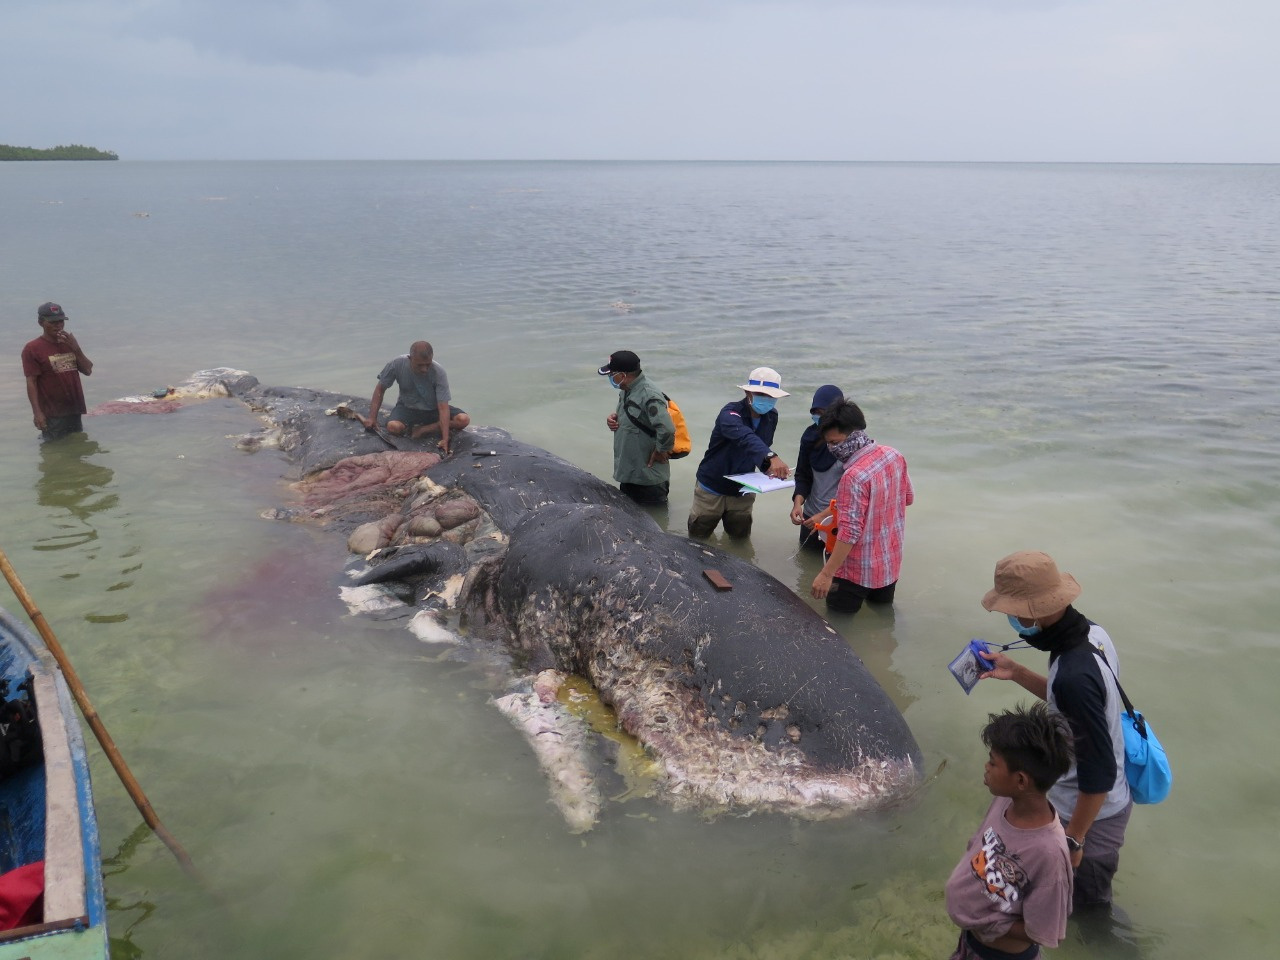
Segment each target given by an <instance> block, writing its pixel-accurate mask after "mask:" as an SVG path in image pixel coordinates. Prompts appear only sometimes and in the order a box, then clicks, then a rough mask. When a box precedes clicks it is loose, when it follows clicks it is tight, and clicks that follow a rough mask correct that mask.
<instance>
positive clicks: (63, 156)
mask: <svg viewBox="0 0 1280 960" xmlns="http://www.w3.org/2000/svg"><path fill="white" fill-rule="evenodd" d="M119 159H120V157H119V156H117V155H116V153H115V152H114V151H112V150H99V149H98V148H97V147H86V146H82V145H81V144H78V143H72V144H69V145H68V146H65V147H61V146H59V147H49V148H48V149H47V150H42V149H40V148H39V147H11V146H9V145H8V144H7V143H0V160H119Z"/></svg>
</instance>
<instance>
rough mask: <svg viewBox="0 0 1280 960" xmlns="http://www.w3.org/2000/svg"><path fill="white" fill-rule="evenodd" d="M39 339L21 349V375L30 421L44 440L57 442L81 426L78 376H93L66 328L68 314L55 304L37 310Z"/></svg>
mask: <svg viewBox="0 0 1280 960" xmlns="http://www.w3.org/2000/svg"><path fill="white" fill-rule="evenodd" d="M36 322H37V323H39V324H40V336H38V337H36V338H35V339H34V340H32V341H31V342H30V343H28V344H27V345H26V346H25V347H23V348H22V373H23V375H24V376H25V377H26V378H27V400H29V401H30V403H31V415H32V416H31V419H32V422H33V423H35V425H36V429H37V430H39V431H40V432H41V434H42V435H43V436H44V439H46V440H57V439H58V438H59V437H65V436H66V435H67V434H70V433H79V432H80V431H81V430H82V429H83V427H82V426H81V423H80V417H81V416H82V415H83V414H84V412H85V406H84V388H83V387H81V385H80V376H81V375H82V374H83V375H84V376H86V377H87V376H89V375H90V374H91V373H93V361H92V360H90V359H89V358H88V357H86V356H85V355H84V351H83V350H81V349H80V343H79V341H78V340H76V337H75V334H73V333H72V332H71V331H70V330H68V329H67V315H66V314H65V313H63V312H62V307H60V306H58V305H57V304H56V303H42V304H40V306H39V307H38V308H36Z"/></svg>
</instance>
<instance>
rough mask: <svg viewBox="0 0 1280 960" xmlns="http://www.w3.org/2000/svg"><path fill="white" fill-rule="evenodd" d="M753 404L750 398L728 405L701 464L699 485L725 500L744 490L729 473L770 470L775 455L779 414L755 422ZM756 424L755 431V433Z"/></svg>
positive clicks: (712, 430)
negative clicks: (774, 433) (769, 466)
mask: <svg viewBox="0 0 1280 960" xmlns="http://www.w3.org/2000/svg"><path fill="white" fill-rule="evenodd" d="M752 417H753V414H752V413H751V401H750V400H748V399H747V398H745V397H744V398H743V399H741V400H737V401H735V402H733V403H726V404H725V405H724V407H722V408H721V410H720V415H719V416H718V417H716V425H715V426H714V427H712V428H711V440H710V442H708V444H707V452H706V453H704V454H703V455H702V462H701V463H700V464H698V482H699V483H700V484H702V485H703V486H705V487H707V488H708V489H710V490H714V491H715V492H716V493H718V494H720V495H721V496H724V497H730V496H734V495H735V494H737V492H738V491H739V490H741V489H742V488H741V487H739V486H738V485H737V484H736V483H734V482H733V481H732V480H726V479H725V478H724V477H725V474H727V473H750V472H751V471H752V470H755V469H756V468H757V467H758V468H760V469H761V470H766V469H768V467H767V466H766V464H767V463H768V460H769V456H770V454H772V453H773V447H772V444H773V432H774V431H775V430H776V429H777V428H778V411H777V410H770V411H769V412H768V413H766V414H765V415H764V416H762V417H758V418H755V419H754V420H753V419H752ZM753 424H754V429H753Z"/></svg>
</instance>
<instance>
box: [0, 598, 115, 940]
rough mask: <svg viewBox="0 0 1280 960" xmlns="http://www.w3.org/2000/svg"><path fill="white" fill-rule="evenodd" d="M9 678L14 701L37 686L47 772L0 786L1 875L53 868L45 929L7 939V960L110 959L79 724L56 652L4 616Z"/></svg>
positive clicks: (0, 658) (1, 628)
mask: <svg viewBox="0 0 1280 960" xmlns="http://www.w3.org/2000/svg"><path fill="white" fill-rule="evenodd" d="M0 676H2V677H4V678H5V679H7V680H8V681H9V686H10V693H9V697H10V698H13V697H14V696H16V691H17V688H18V684H20V683H22V682H23V681H24V680H26V679H27V678H28V677H31V678H32V682H33V688H34V690H33V692H34V694H35V700H36V705H37V708H38V712H39V716H40V726H41V736H42V738H43V741H44V748H45V749H44V753H45V757H44V762H43V763H39V764H35V765H33V766H30V767H26V768H24V769H22V770H20V771H18V772H17V773H15V774H13V775H12V776H10V777H8V778H6V779H4V780H0V873H5V872H7V871H9V870H12V869H14V868H15V867H18V866H22V865H24V864H28V863H34V862H36V861H41V860H42V861H44V862H45V915H44V922H43V923H41V924H38V925H34V926H29V927H23V928H20V929H17V930H5V931H0V960H18V958H22V957H29V958H31V960H101V958H105V957H107V955H108V945H107V922H106V901H105V898H104V896H103V890H102V854H101V849H100V846H99V841H98V819H97V815H96V814H95V812H94V806H93V787H92V784H91V783H90V779H89V761H88V757H87V756H86V754H85V747H84V736H83V734H82V733H81V729H80V721H79V717H78V715H77V714H76V709H75V705H74V703H73V701H72V699H71V693H70V691H69V690H68V689H67V685H66V681H65V680H64V679H63V676H62V672H61V671H60V670H59V669H58V666H57V663H56V661H54V659H53V657H52V655H51V654H50V653H49V651H48V649H47V648H46V647H45V645H44V643H42V642H41V641H40V640H39V639H38V638H37V637H36V636H35V635H34V634H33V633H32V632H31V631H30V630H28V629H27V628H26V627H25V626H24V625H23V624H22V623H21V622H19V621H18V620H16V619H15V618H13V617H12V616H10V615H9V614H8V613H7V612H6V611H5V610H3V609H0Z"/></svg>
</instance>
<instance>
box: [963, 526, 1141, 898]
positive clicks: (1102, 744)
mask: <svg viewBox="0 0 1280 960" xmlns="http://www.w3.org/2000/svg"><path fill="white" fill-rule="evenodd" d="M1079 596H1080V584H1079V583H1078V582H1076V578H1075V577H1073V576H1071V574H1069V573H1063V572H1061V571H1059V570H1058V565H1057V564H1056V563H1055V562H1054V560H1053V558H1052V557H1051V556H1049V555H1048V554H1047V553H1042V552H1040V551H1037V550H1020V551H1019V552H1017V553H1011V554H1009V556H1007V557H1004V558H1002V559H1001V560H1000V561H999V562H998V563H997V564H996V569H995V578H994V583H993V585H992V588H991V589H990V590H988V591H987V593H986V594H985V595H984V596H983V598H982V606H983V607H984V608H985V609H986V610H988V611H994V612H996V613H1003V614H1004V615H1005V616H1006V617H1008V619H1009V625H1010V626H1011V627H1012V628H1013V630H1014V631H1015V632H1016V633H1017V634H1018V635H1019V636H1021V637H1022V638H1023V639H1024V640H1025V641H1026V642H1027V645H1028V646H1031V647H1034V648H1035V649H1037V650H1041V651H1043V652H1045V653H1048V654H1049V672H1048V674H1047V675H1045V674H1040V673H1037V672H1035V671H1034V670H1032V669H1031V668H1030V667H1027V666H1024V665H1023V664H1021V663H1019V662H1018V661H1016V660H1014V659H1013V658H1012V657H1010V656H1008V655H1007V654H1005V653H1002V652H991V653H989V654H988V655H987V658H988V659H989V660H991V662H992V663H993V664H994V667H993V669H991V670H989V671H988V672H986V673H984V674H982V678H983V679H987V678H993V679H997V680H1012V681H1013V682H1014V683H1016V684H1018V685H1019V686H1021V687H1022V688H1023V689H1025V690H1028V691H1029V692H1031V693H1033V694H1035V695H1036V696H1037V697H1039V698H1040V699H1041V700H1045V701H1047V702H1048V704H1049V706H1050V707H1052V708H1053V709H1055V710H1057V711H1058V712H1059V713H1061V714H1062V715H1063V716H1065V717H1066V718H1067V722H1068V723H1069V724H1070V725H1071V730H1072V733H1073V734H1074V736H1075V748H1076V762H1075V763H1074V764H1073V765H1072V767H1071V769H1070V770H1068V771H1067V773H1066V774H1065V775H1064V776H1063V777H1062V778H1061V779H1060V780H1059V781H1058V782H1057V783H1056V784H1054V786H1053V787H1052V788H1051V789H1050V791H1049V801H1050V802H1051V803H1052V804H1053V806H1054V809H1055V810H1057V812H1058V817H1059V819H1060V820H1061V821H1062V825H1063V828H1064V830H1065V831H1066V834H1067V846H1068V847H1069V848H1070V850H1071V865H1072V867H1073V868H1074V869H1075V879H1074V882H1073V885H1072V887H1073V889H1072V899H1073V908H1072V909H1073V912H1074V913H1075V914H1076V915H1081V914H1082V913H1086V912H1092V913H1094V914H1097V913H1098V912H1099V909H1098V908H1101V910H1102V911H1108V912H1109V908H1110V905H1111V882H1112V879H1113V878H1114V876H1115V873H1116V869H1117V868H1118V866H1119V864H1120V847H1121V846H1122V845H1123V844H1124V834H1125V828H1126V827H1127V826H1128V823H1129V814H1130V813H1131V811H1132V810H1133V799H1132V797H1131V796H1130V795H1129V784H1128V783H1127V782H1126V781H1125V776H1124V732H1123V729H1122V727H1121V725H1120V714H1121V711H1122V710H1123V709H1124V708H1123V705H1122V702H1121V698H1120V691H1119V689H1118V687H1117V680H1116V677H1117V675H1118V674H1119V670H1120V667H1119V661H1118V659H1117V657H1116V651H1115V646H1114V645H1113V644H1112V642H1111V638H1110V637H1109V636H1108V635H1107V632H1106V631H1105V630H1103V629H1102V627H1100V626H1098V624H1096V623H1093V622H1092V621H1090V620H1089V619H1087V618H1086V617H1085V616H1084V614H1082V613H1080V612H1079V611H1078V610H1076V608H1075V607H1073V606H1072V605H1071V604H1072V603H1073V601H1075V599H1076V598H1077V597H1079ZM1098 653H1101V654H1102V656H1098ZM1102 657H1105V658H1106V660H1107V664H1104V663H1102V662H1101V661H1102ZM1108 665H1110V667H1111V669H1108V668H1107V667H1108Z"/></svg>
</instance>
